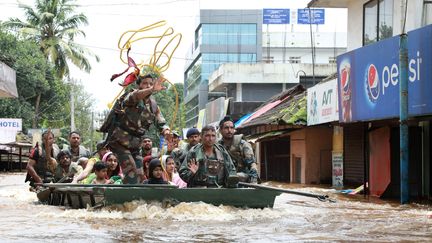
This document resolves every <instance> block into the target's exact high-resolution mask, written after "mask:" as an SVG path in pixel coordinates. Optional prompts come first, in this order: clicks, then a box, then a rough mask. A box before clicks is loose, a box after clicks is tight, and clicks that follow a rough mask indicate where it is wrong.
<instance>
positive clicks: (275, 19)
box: [263, 8, 290, 24]
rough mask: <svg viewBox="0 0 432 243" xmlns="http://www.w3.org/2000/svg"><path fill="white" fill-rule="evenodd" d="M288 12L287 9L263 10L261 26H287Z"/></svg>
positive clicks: (288, 21)
mask: <svg viewBox="0 0 432 243" xmlns="http://www.w3.org/2000/svg"><path fill="white" fill-rule="evenodd" d="M289 23H290V10H289V9H287V8H265V9H263V24H289Z"/></svg>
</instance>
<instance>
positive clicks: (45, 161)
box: [25, 129, 59, 188]
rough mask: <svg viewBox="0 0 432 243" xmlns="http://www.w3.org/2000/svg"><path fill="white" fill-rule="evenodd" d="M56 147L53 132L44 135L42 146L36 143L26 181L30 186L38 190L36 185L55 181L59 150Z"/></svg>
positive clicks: (29, 162) (46, 132) (49, 131)
mask: <svg viewBox="0 0 432 243" xmlns="http://www.w3.org/2000/svg"><path fill="white" fill-rule="evenodd" d="M53 145H54V134H53V133H52V132H51V130H49V129H48V130H47V131H45V132H43V133H42V146H39V144H38V143H36V146H35V148H34V149H33V150H32V151H31V153H30V156H29V161H28V163H27V176H26V179H25V181H26V182H27V181H30V186H32V187H33V188H37V185H36V184H35V183H47V182H52V181H54V173H55V170H56V168H57V161H56V160H55V159H54V158H55V157H57V154H58V152H59V150H58V149H57V146H53Z"/></svg>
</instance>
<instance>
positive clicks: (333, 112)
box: [307, 79, 339, 126]
mask: <svg viewBox="0 0 432 243" xmlns="http://www.w3.org/2000/svg"><path fill="white" fill-rule="evenodd" d="M337 90H338V89H337V79H333V80H330V81H328V82H325V83H320V84H317V85H315V86H313V87H312V88H309V89H308V90H307V124H308V126H311V125H316V124H322V123H326V122H332V121H337V120H339V110H338V95H337Z"/></svg>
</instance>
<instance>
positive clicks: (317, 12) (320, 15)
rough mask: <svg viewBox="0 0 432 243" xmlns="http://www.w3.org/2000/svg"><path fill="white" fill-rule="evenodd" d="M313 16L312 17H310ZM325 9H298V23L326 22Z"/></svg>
mask: <svg viewBox="0 0 432 243" xmlns="http://www.w3.org/2000/svg"><path fill="white" fill-rule="evenodd" d="M310 15H311V16H312V18H311V17H310ZM324 23H325V9H323V8H311V9H308V8H301V9H298V11H297V24H324Z"/></svg>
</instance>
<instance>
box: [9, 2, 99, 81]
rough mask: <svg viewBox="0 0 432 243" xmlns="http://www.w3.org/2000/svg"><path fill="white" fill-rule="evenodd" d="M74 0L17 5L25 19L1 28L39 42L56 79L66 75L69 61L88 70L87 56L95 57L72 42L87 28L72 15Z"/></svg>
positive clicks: (80, 18) (78, 16)
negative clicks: (53, 69) (50, 63)
mask: <svg viewBox="0 0 432 243" xmlns="http://www.w3.org/2000/svg"><path fill="white" fill-rule="evenodd" d="M73 2H74V1H73V0H36V2H35V6H34V7H32V6H29V5H25V4H19V7H20V8H22V9H23V10H24V12H25V16H26V20H25V21H23V20H20V19H18V18H11V19H9V20H8V21H5V22H3V23H2V25H3V26H4V27H6V28H8V29H10V30H14V31H17V33H18V34H19V35H21V36H23V37H25V38H28V39H31V40H33V41H36V43H38V45H39V47H40V50H41V51H42V52H43V53H44V55H45V57H46V58H47V59H48V60H49V61H50V62H52V63H53V64H54V65H55V67H56V71H57V72H56V75H57V77H59V78H63V77H65V75H68V74H69V66H68V62H71V63H73V64H74V65H75V66H77V67H78V68H80V69H83V70H85V71H87V72H89V71H90V69H91V65H90V62H89V60H88V59H87V56H94V57H95V58H96V60H97V61H99V58H98V57H97V56H95V55H93V54H92V53H91V52H90V51H89V50H88V49H87V48H85V47H83V46H81V45H79V44H78V43H76V42H75V38H76V37H77V36H84V37H85V33H84V31H82V30H81V29H80V28H81V26H83V25H87V24H88V21H87V17H86V16H85V15H84V14H82V13H78V14H76V13H75V8H76V5H74V4H73Z"/></svg>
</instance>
